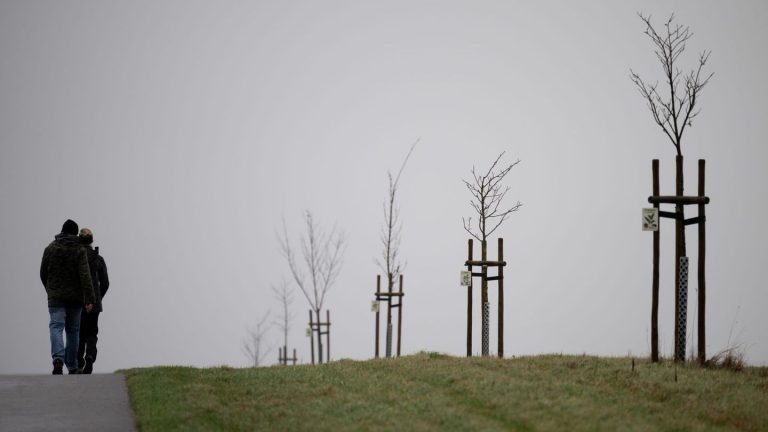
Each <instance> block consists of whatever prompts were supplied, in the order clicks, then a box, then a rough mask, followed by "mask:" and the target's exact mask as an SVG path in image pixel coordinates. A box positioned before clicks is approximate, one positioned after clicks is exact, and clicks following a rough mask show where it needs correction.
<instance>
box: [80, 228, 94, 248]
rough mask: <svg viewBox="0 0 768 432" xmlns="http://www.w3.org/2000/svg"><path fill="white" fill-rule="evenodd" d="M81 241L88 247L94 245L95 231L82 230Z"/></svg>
mask: <svg viewBox="0 0 768 432" xmlns="http://www.w3.org/2000/svg"><path fill="white" fill-rule="evenodd" d="M80 240H81V241H82V242H83V244H87V245H89V244H91V243H93V231H91V230H89V229H88V228H83V229H81V230H80Z"/></svg>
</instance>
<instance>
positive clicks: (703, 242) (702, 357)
mask: <svg viewBox="0 0 768 432" xmlns="http://www.w3.org/2000/svg"><path fill="white" fill-rule="evenodd" d="M704 164H705V161H704V159H699V196H700V197H703V196H704ZM705 224H706V217H705V215H704V204H699V258H698V262H699V263H698V266H699V269H698V270H699V271H698V273H699V274H698V277H699V329H698V330H699V340H698V344H699V353H698V354H699V363H700V364H701V365H702V366H703V365H704V363H705V362H706V360H707V353H706V348H707V343H706V342H707V339H706V333H705V331H706V328H705V322H706V321H705V313H706V307H705V306H706V301H707V285H706V281H705V279H704V278H705V274H704V263H705V259H706V248H707V238H706V225H705Z"/></svg>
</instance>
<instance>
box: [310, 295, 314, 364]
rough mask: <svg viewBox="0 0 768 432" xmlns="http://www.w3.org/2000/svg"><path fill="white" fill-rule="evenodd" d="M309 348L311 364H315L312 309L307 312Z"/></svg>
mask: <svg viewBox="0 0 768 432" xmlns="http://www.w3.org/2000/svg"><path fill="white" fill-rule="evenodd" d="M309 347H310V352H311V353H312V364H315V327H314V326H313V325H312V309H310V310H309Z"/></svg>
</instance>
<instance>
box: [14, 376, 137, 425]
mask: <svg viewBox="0 0 768 432" xmlns="http://www.w3.org/2000/svg"><path fill="white" fill-rule="evenodd" d="M65 373H66V372H65ZM0 431H19V432H22V431H23V432H26V431H135V428H134V426H133V413H132V412H131V407H130V405H129V403H128V392H127V390H126V387H125V377H123V375H119V374H94V375H56V376H54V375H0Z"/></svg>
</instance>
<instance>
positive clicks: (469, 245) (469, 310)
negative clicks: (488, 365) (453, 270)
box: [467, 239, 472, 357]
mask: <svg viewBox="0 0 768 432" xmlns="http://www.w3.org/2000/svg"><path fill="white" fill-rule="evenodd" d="M467 251H468V253H467V261H472V239H469V240H468V241H467ZM467 270H469V274H470V277H469V286H468V287H467V357H472V276H471V275H472V266H471V265H468V266H467Z"/></svg>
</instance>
